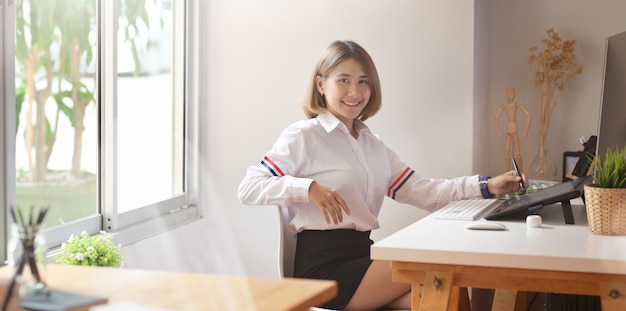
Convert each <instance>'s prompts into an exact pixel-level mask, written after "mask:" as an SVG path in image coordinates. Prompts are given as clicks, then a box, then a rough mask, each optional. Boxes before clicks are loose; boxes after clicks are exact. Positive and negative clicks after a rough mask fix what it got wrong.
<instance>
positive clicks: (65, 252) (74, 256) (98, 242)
mask: <svg viewBox="0 0 626 311" xmlns="http://www.w3.org/2000/svg"><path fill="white" fill-rule="evenodd" d="M120 248H121V247H120V246H119V245H115V244H113V241H112V236H111V235H110V234H108V233H106V232H104V231H100V232H99V233H98V234H95V235H89V234H88V233H87V232H85V231H83V232H82V233H81V234H80V235H78V236H75V235H73V234H72V235H71V236H70V238H69V239H68V240H67V241H66V242H64V243H63V244H62V245H61V256H60V257H59V258H58V259H57V260H56V262H57V263H60V264H65V265H75V266H100V267H121V266H122V265H123V261H122V254H121V253H120Z"/></svg>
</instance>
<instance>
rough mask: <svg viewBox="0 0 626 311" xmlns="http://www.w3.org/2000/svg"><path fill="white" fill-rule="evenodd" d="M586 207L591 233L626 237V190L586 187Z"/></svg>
mask: <svg viewBox="0 0 626 311" xmlns="http://www.w3.org/2000/svg"><path fill="white" fill-rule="evenodd" d="M585 205H586V206H587V221H588V223H589V230H590V231H591V233H594V234H599V235H626V188H600V187H597V186H596V185H594V184H589V185H585Z"/></svg>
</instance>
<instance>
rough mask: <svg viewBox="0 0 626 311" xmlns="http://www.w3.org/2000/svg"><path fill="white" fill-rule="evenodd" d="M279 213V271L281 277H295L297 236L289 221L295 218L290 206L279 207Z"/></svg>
mask: <svg viewBox="0 0 626 311" xmlns="http://www.w3.org/2000/svg"><path fill="white" fill-rule="evenodd" d="M278 215H279V216H280V221H279V223H280V230H279V231H280V232H279V236H280V237H279V241H280V243H279V244H278V248H279V249H278V252H279V253H278V271H279V273H280V277H281V278H291V277H293V261H294V258H295V257H296V238H297V237H296V236H294V235H293V234H292V233H291V232H289V221H291V218H293V215H292V213H291V210H289V209H288V208H283V207H280V206H279V207H278ZM309 311H336V310H332V309H324V308H319V307H312V308H310V309H309Z"/></svg>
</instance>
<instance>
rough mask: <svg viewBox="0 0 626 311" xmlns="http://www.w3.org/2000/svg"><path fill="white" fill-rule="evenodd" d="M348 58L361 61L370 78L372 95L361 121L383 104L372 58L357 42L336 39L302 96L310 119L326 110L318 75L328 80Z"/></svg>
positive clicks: (318, 65) (360, 117)
mask: <svg viewBox="0 0 626 311" xmlns="http://www.w3.org/2000/svg"><path fill="white" fill-rule="evenodd" d="M347 59H354V60H356V61H357V62H359V63H360V64H361V66H363V70H365V73H366V74H367V76H368V77H369V80H370V92H371V95H370V99H369V102H368V103H367V106H365V108H364V109H363V111H362V112H361V114H360V115H359V116H358V117H357V118H358V119H359V120H361V121H365V120H367V119H368V118H369V117H372V116H373V115H375V114H376V113H377V112H378V110H380V107H381V105H382V96H381V91H380V80H379V78H378V72H377V71H376V66H375V65H374V61H372V58H371V57H370V55H369V54H368V53H367V51H365V49H364V48H363V47H361V46H360V45H358V44H357V43H355V42H352V41H334V42H332V43H331V44H330V46H328V48H327V49H326V51H324V53H323V54H322V57H321V58H320V60H319V61H318V62H317V65H316V66H315V69H314V70H313V77H312V79H311V84H310V85H309V89H308V91H307V92H306V93H305V94H304V97H303V98H302V102H301V105H302V109H303V110H304V114H306V116H307V117H308V118H309V119H311V118H315V117H317V116H318V115H319V114H320V113H321V112H323V111H324V110H326V100H325V98H324V96H322V95H321V94H320V93H319V92H318V90H317V85H316V81H315V79H316V77H318V76H319V77H321V78H322V80H326V79H327V78H328V75H329V74H330V73H331V72H332V71H333V70H334V69H335V67H337V65H339V64H340V63H341V62H343V61H345V60H347Z"/></svg>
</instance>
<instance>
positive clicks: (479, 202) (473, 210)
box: [435, 199, 503, 220]
mask: <svg viewBox="0 0 626 311" xmlns="http://www.w3.org/2000/svg"><path fill="white" fill-rule="evenodd" d="M502 202H503V200H499V199H469V200H459V201H454V202H450V203H449V204H448V205H446V206H444V207H442V208H441V209H439V210H438V211H436V212H435V213H436V214H435V218H437V219H451V220H476V219H478V217H480V216H481V215H482V214H484V213H485V212H486V211H487V210H488V209H490V208H492V207H495V206H496V205H499V204H500V203H502Z"/></svg>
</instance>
